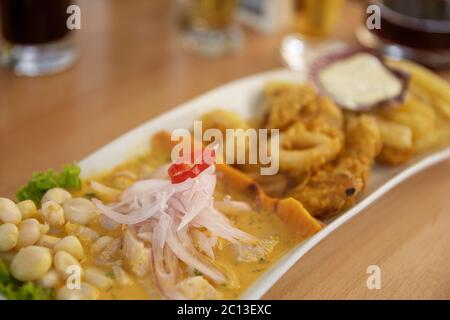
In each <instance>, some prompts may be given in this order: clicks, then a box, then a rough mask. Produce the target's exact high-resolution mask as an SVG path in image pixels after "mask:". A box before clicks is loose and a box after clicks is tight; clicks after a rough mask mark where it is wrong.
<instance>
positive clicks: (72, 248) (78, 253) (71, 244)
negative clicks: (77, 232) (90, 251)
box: [53, 236, 85, 260]
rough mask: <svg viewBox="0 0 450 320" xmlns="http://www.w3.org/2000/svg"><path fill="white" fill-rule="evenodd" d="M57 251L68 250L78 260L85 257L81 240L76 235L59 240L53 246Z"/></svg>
mask: <svg viewBox="0 0 450 320" xmlns="http://www.w3.org/2000/svg"><path fill="white" fill-rule="evenodd" d="M53 250H54V251H55V252H57V251H66V252H67V253H70V254H71V255H72V256H74V257H75V258H77V259H78V260H82V259H84V257H85V255H84V249H83V246H82V245H81V242H80V240H78V238H77V237H75V236H67V237H64V238H62V239H61V240H59V241H58V242H57V243H56V244H55V245H54V247H53Z"/></svg>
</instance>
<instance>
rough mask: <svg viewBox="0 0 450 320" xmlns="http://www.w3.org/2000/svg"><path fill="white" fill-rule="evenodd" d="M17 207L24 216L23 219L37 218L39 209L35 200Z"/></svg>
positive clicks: (23, 202)
mask: <svg viewBox="0 0 450 320" xmlns="http://www.w3.org/2000/svg"><path fill="white" fill-rule="evenodd" d="M17 207H18V208H19V210H20V213H21V214H22V219H30V218H37V217H38V214H37V208H36V204H35V203H34V201H33V200H24V201H20V202H19V203H17Z"/></svg>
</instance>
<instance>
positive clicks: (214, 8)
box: [183, 0, 243, 55]
mask: <svg viewBox="0 0 450 320" xmlns="http://www.w3.org/2000/svg"><path fill="white" fill-rule="evenodd" d="M237 5H238V1H237V0H187V1H185V8H184V10H185V23H184V28H185V29H184V31H183V42H184V44H185V45H186V46H188V47H189V48H191V49H194V50H195V51H198V52H200V53H202V54H205V55H221V54H224V53H229V52H232V51H236V50H237V49H239V48H240V47H241V46H242V43H243V35H242V32H241V30H240V28H239V26H238V25H237V24H236V23H235V19H234V18H235V13H236V10H237Z"/></svg>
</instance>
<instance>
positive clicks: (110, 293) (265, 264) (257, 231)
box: [77, 152, 300, 299]
mask: <svg viewBox="0 0 450 320" xmlns="http://www.w3.org/2000/svg"><path fill="white" fill-rule="evenodd" d="M154 155H155V152H152V153H151V154H149V155H147V156H143V157H140V158H138V159H135V160H132V161H130V162H128V163H125V164H123V165H120V166H118V167H117V168H116V169H114V170H113V171H111V172H108V173H106V174H104V175H102V176H99V177H95V178H93V179H92V180H95V181H98V182H101V183H104V184H105V185H108V186H111V187H115V188H119V189H125V188H126V187H127V186H128V184H129V183H130V182H129V181H128V182H127V180H126V179H123V180H121V179H117V173H119V172H123V171H125V170H126V171H127V172H133V173H135V174H136V175H137V176H138V177H139V179H143V178H144V175H145V174H148V173H149V172H151V171H152V170H153V169H155V168H156V167H158V166H159V165H161V164H164V163H165V162H167V160H168V159H167V157H164V156H161V157H158V158H155V156H154ZM90 193H91V190H90V189H89V187H88V186H87V183H84V187H83V190H82V191H81V192H80V193H78V194H77V195H90V196H95V195H92V194H90ZM225 195H230V196H231V198H232V199H233V200H241V201H245V202H247V203H249V204H250V205H251V206H252V207H253V208H254V207H255V203H254V202H253V201H251V199H249V198H248V197H246V196H245V195H242V194H235V193H234V192H233V190H232V188H231V187H230V186H229V185H228V184H227V181H226V179H218V181H217V186H216V191H215V199H218V200H220V199H222V198H223V197H224V196H225ZM227 217H228V218H229V219H230V220H231V221H232V222H233V224H234V225H235V226H236V227H238V228H239V229H241V230H243V231H245V232H248V233H249V234H252V235H254V236H256V237H258V238H259V239H277V240H278V243H277V245H276V246H275V247H274V248H273V250H272V251H271V252H270V253H269V254H268V255H267V256H266V257H265V258H264V259H261V260H259V261H256V262H250V263H248V262H238V260H237V258H236V252H235V250H234V249H233V247H232V245H231V244H230V243H228V241H226V240H221V241H219V245H218V246H216V248H215V249H214V253H215V258H216V259H215V261H214V264H215V265H216V267H217V268H218V269H220V270H222V271H223V272H224V274H226V275H227V276H228V278H230V276H229V275H232V277H233V278H234V279H233V281H230V282H229V283H227V284H224V285H215V284H213V285H214V287H215V288H216V289H217V290H218V291H220V292H221V293H222V294H223V297H224V298H225V299H236V298H238V297H239V296H240V295H241V294H242V293H243V292H244V291H245V289H247V288H248V287H249V286H250V285H251V284H252V283H253V282H254V281H255V280H256V279H257V278H258V277H260V276H261V275H262V274H263V273H264V271H266V270H267V269H268V268H269V267H270V266H271V265H272V264H273V263H274V262H276V261H277V260H278V259H280V257H281V256H283V255H284V254H285V253H286V252H287V251H288V250H289V249H291V248H292V247H293V246H295V245H296V244H297V243H298V242H299V241H300V239H298V238H297V237H296V236H295V235H294V234H293V233H292V232H291V231H290V230H289V229H288V226H287V225H286V224H285V223H283V222H282V221H281V220H280V219H279V218H278V216H277V215H275V214H273V213H271V212H267V211H261V212H255V211H252V212H236V213H233V214H228V215H227ZM90 227H92V228H93V229H94V230H96V231H97V232H99V234H100V235H105V234H107V235H112V236H116V237H119V236H120V233H121V231H120V230H116V231H113V232H112V233H111V231H108V230H105V229H103V228H102V227H101V225H100V224H94V225H91V226H90ZM147 245H148V244H147ZM87 251H88V257H87V259H86V260H85V261H83V262H82V265H83V267H88V266H93V265H95V257H94V256H93V255H92V253H89V250H87ZM181 265H182V266H183V267H185V265H184V264H183V263H181ZM97 267H98V266H97ZM125 270H126V271H127V272H128V270H127V269H126V268H125ZM128 273H129V274H130V275H131V273H130V272H128ZM105 274H111V273H110V272H109V271H108V270H105ZM132 277H133V280H134V284H133V285H130V286H126V287H121V286H119V285H118V284H114V286H113V287H112V288H111V289H109V290H107V291H106V292H101V294H100V299H158V298H160V296H159V293H158V290H157V289H156V288H155V285H154V283H153V280H152V275H151V274H148V275H147V276H146V278H144V279H138V278H137V277H135V276H133V275H132Z"/></svg>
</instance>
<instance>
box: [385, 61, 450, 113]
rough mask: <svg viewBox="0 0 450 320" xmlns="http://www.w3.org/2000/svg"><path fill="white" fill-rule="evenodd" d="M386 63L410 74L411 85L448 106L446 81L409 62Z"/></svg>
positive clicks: (448, 92)
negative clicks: (417, 86) (415, 85)
mask: <svg viewBox="0 0 450 320" xmlns="http://www.w3.org/2000/svg"><path fill="white" fill-rule="evenodd" d="M387 63H388V65H389V66H391V67H393V68H398V69H400V70H402V71H406V72H408V73H410V74H411V82H412V83H414V84H417V85H419V86H421V87H422V88H424V89H425V90H426V91H428V92H430V93H431V95H432V96H437V97H440V98H441V99H442V100H444V101H446V102H447V105H450V84H449V83H448V82H447V81H446V80H444V79H442V78H441V77H439V76H437V75H436V74H434V73H433V72H432V71H430V70H428V69H427V68H425V67H422V66H421V65H418V64H416V63H413V62H410V61H406V60H392V59H389V60H388V61H387Z"/></svg>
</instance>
